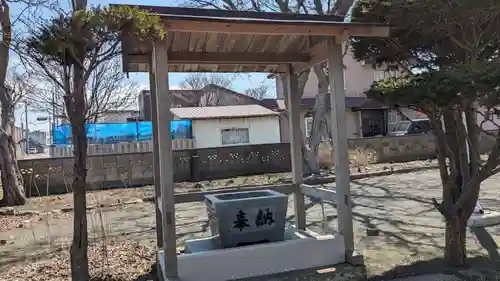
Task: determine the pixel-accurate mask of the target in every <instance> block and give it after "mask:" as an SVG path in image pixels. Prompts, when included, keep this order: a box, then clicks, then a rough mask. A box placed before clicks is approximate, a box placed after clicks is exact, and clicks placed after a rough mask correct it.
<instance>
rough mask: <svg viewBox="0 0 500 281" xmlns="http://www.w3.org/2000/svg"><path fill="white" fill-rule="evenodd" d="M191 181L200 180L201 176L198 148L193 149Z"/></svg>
mask: <svg viewBox="0 0 500 281" xmlns="http://www.w3.org/2000/svg"><path fill="white" fill-rule="evenodd" d="M190 151H191V163H190V165H189V166H190V167H191V181H192V182H199V181H200V177H201V170H200V156H199V155H198V150H197V149H191V150H190Z"/></svg>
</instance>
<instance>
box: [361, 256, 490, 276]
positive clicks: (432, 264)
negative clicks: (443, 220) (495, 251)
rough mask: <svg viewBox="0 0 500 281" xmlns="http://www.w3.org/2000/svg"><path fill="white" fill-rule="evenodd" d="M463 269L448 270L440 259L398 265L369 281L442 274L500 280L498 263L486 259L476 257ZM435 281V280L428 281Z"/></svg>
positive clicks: (469, 260)
mask: <svg viewBox="0 0 500 281" xmlns="http://www.w3.org/2000/svg"><path fill="white" fill-rule="evenodd" d="M467 262H468V265H467V267H465V268H459V269H456V268H450V267H447V266H446V263H445V262H444V260H443V259H442V258H435V259H430V260H424V261H417V262H413V263H411V264H408V265H398V266H395V267H393V268H392V269H391V270H389V271H386V272H383V273H381V274H377V275H373V276H370V278H368V280H369V281H386V280H391V279H396V278H405V277H411V276H417V275H424V274H434V273H444V274H448V275H454V276H456V277H458V278H460V279H462V280H467V281H468V280H471V281H472V280H478V281H479V280H484V281H489V280H495V281H496V280H500V262H494V261H491V260H490V259H489V258H488V257H484V256H478V257H472V258H470V259H468V261H467ZM429 281H437V280H429Z"/></svg>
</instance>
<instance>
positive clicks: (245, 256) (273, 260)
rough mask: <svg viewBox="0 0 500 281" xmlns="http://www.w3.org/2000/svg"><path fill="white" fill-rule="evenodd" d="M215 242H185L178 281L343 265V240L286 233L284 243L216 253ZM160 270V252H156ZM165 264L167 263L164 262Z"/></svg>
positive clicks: (218, 280)
mask: <svg viewBox="0 0 500 281" xmlns="http://www.w3.org/2000/svg"><path fill="white" fill-rule="evenodd" d="M213 241H214V238H213V237H211V238H204V239H196V240H191V241H187V242H186V250H188V251H190V252H191V253H185V254H180V255H178V257H177V261H178V272H179V277H178V278H176V279H167V280H168V281H171V280H180V281H200V280H203V281H227V280H235V279H241V278H248V277H257V276H264V275H270V274H276V273H282V272H287V271H294V270H303V269H308V268H316V267H322V266H328V265H334V264H339V263H344V262H345V248H344V237H343V236H342V235H340V234H335V235H324V236H320V235H313V234H312V233H310V231H302V230H297V229H287V230H286V231H285V241H282V242H274V243H266V244H258V245H250V246H243V247H237V248H228V249H218V248H219V246H217V244H216V243H214V242H213ZM158 256H159V260H160V264H161V265H162V270H163V260H164V258H165V256H164V254H163V251H161V250H160V251H159V252H158ZM167 262H168V261H167Z"/></svg>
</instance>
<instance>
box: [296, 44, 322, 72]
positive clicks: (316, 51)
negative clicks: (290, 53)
mask: <svg viewBox="0 0 500 281" xmlns="http://www.w3.org/2000/svg"><path fill="white" fill-rule="evenodd" d="M326 43H327V40H323V41H321V42H319V43H318V44H316V45H314V46H313V47H312V48H311V49H310V50H309V56H310V58H311V59H310V60H309V61H307V62H300V63H296V64H293V65H292V71H293V73H297V74H298V73H300V72H302V71H304V70H306V69H310V68H311V67H313V66H315V65H317V64H318V63H321V62H324V61H325V60H326V59H327V54H328V49H327V44H326Z"/></svg>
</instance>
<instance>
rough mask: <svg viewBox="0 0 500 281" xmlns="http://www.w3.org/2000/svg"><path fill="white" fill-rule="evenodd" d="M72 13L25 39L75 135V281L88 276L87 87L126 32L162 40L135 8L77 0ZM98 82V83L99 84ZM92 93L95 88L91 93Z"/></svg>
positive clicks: (152, 21)
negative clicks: (57, 94) (89, 4)
mask: <svg viewBox="0 0 500 281" xmlns="http://www.w3.org/2000/svg"><path fill="white" fill-rule="evenodd" d="M72 4H73V7H72V8H73V9H72V12H71V13H59V14H58V16H56V17H55V18H52V19H51V20H49V21H45V22H42V23H41V24H39V26H38V28H36V29H35V30H33V31H32V34H31V35H30V36H29V37H28V38H26V40H25V43H24V51H25V52H24V54H25V60H26V61H27V63H26V64H25V65H36V67H37V68H39V69H40V70H42V71H43V72H44V75H46V77H49V78H50V79H51V81H52V82H53V84H54V85H57V86H58V87H59V89H58V90H60V91H61V92H63V93H64V95H63V100H64V105H65V109H66V113H67V115H68V119H69V121H70V124H71V131H72V139H73V147H74V151H73V159H74V166H73V183H72V190H73V202H74V203H73V204H74V220H73V242H72V244H71V249H70V254H71V275H72V280H74V281H81V280H89V270H88V256H87V248H88V233H87V216H86V196H85V194H86V177H87V146H88V139H87V133H86V129H85V121H86V120H87V117H88V116H89V115H88V112H89V111H88V109H87V106H88V101H87V97H88V94H87V93H88V91H87V87H88V85H89V82H90V81H92V80H91V79H92V77H97V78H96V79H98V78H99V77H100V76H99V69H100V67H105V65H106V63H107V62H110V61H113V60H115V59H117V58H118V57H119V55H120V54H121V53H122V49H121V43H120V38H121V35H122V32H123V31H124V30H125V27H126V30H127V33H128V34H129V35H130V36H133V37H135V38H138V39H139V40H147V41H151V40H157V39H159V38H163V36H164V31H163V24H162V23H160V19H159V17H155V16H151V15H150V14H148V12H147V11H141V10H139V9H137V8H132V7H124V6H119V7H109V8H99V7H97V8H92V9H87V8H86V4H87V3H86V1H85V0H73V1H72ZM97 84H98V85H100V84H99V83H97ZM90 92H91V93H92V91H90Z"/></svg>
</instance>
